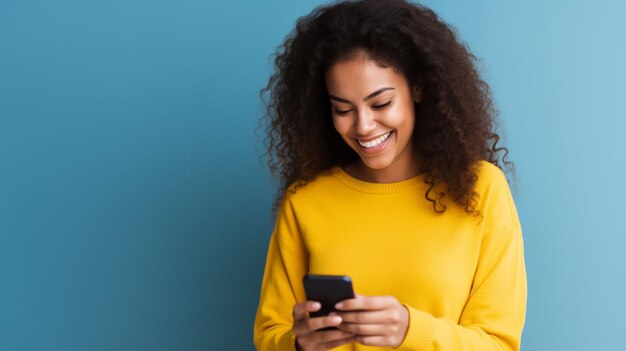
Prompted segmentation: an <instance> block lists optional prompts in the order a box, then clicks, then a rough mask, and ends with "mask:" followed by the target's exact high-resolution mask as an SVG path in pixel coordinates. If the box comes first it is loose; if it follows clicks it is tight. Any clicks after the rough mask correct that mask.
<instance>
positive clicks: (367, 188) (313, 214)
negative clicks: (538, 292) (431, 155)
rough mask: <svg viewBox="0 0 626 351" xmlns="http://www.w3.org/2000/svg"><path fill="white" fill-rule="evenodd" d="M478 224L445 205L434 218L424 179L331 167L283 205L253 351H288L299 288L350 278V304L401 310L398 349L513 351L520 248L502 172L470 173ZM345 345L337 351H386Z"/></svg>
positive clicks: (522, 298) (522, 297)
mask: <svg viewBox="0 0 626 351" xmlns="http://www.w3.org/2000/svg"><path fill="white" fill-rule="evenodd" d="M478 169H479V174H478V181H477V183H476V188H475V189H476V191H477V192H478V193H479V194H480V200H479V205H478V208H479V209H480V211H481V213H482V214H483V215H484V219H483V220H480V218H477V217H471V216H469V215H467V214H466V213H465V212H463V211H462V210H461V209H460V208H458V207H457V206H456V205H454V204H453V203H452V202H451V201H448V209H447V211H446V212H445V213H444V214H437V213H435V212H434V210H433V208H432V204H431V203H430V202H428V201H426V199H425V198H424V193H425V191H426V189H427V188H428V185H427V184H425V183H424V175H419V176H416V177H414V178H410V179H407V180H404V181H400V182H395V183H370V182H364V181H361V180H359V179H356V178H353V177H352V176H350V175H349V174H347V173H346V172H345V171H344V170H343V169H342V168H340V167H339V166H335V167H333V168H332V169H331V170H330V171H328V172H324V173H322V174H321V175H319V176H318V177H317V178H316V179H315V180H314V181H312V182H310V183H308V184H307V185H305V186H304V187H301V188H298V189H297V192H296V193H295V194H293V195H290V196H286V197H285V199H284V201H283V203H282V206H281V207H280V210H279V213H278V217H277V220H276V225H275V228H274V230H273V233H272V237H271V240H270V243H269V249H268V253H267V260H266V266H265V273H264V277H263V284H262V287H261V296H260V301H259V306H258V309H257V313H256V319H255V323H254V343H255V345H256V348H257V350H263V351H266V350H267V351H270V350H292V351H293V350H295V344H294V342H295V336H294V334H293V331H292V330H291V328H292V326H293V317H292V308H293V305H294V304H295V303H296V302H303V301H306V297H305V293H304V288H303V286H302V277H303V276H304V275H305V274H307V273H311V274H332V275H347V276H350V277H351V278H352V282H353V286H354V290H355V292H356V293H358V294H361V295H368V296H380V295H393V296H395V297H396V298H397V299H398V300H399V301H400V302H401V303H402V304H404V305H405V306H407V308H408V310H409V316H410V317H409V328H408V331H407V334H406V337H405V339H404V341H403V343H402V344H401V345H400V346H399V347H398V348H396V350H420V351H427V350H432V351H439V350H441V351H444V350H445V351H453V350H454V351H458V350H481V351H488V350H494V351H496V350H519V348H520V340H521V334H522V329H523V327H524V320H525V316H526V293H527V292H526V268H525V263H524V244H523V239H522V231H521V226H520V223H519V218H518V215H517V211H516V209H515V204H514V203H513V199H512V197H511V193H510V190H509V186H508V183H507V181H506V178H505V177H504V174H503V173H502V172H501V171H500V169H499V168H497V167H496V166H494V165H492V164H491V163H489V162H486V161H480V163H479V167H478ZM390 349H391V348H381V347H368V346H364V345H362V344H358V343H352V344H349V345H344V346H342V347H339V348H337V349H336V350H342V351H347V350H390Z"/></svg>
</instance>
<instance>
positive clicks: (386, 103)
mask: <svg viewBox="0 0 626 351" xmlns="http://www.w3.org/2000/svg"><path fill="white" fill-rule="evenodd" d="M390 103H391V100H389V101H387V102H385V103H384V104H382V105H374V106H372V107H374V108H378V109H380V108H383V107H387V106H388V105H389V104H390Z"/></svg>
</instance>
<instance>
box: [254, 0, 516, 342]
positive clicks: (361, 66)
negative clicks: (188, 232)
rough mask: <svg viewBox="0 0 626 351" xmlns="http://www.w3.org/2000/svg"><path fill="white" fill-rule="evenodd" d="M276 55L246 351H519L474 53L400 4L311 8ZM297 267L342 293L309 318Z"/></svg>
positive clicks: (499, 194)
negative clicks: (254, 306) (332, 280)
mask: <svg viewBox="0 0 626 351" xmlns="http://www.w3.org/2000/svg"><path fill="white" fill-rule="evenodd" d="M281 48H282V51H280V52H279V53H278V55H277V57H276V64H275V67H276V73H275V74H274V75H273V76H272V77H271V78H270V80H269V83H268V85H267V87H265V89H263V91H262V93H263V92H268V91H269V92H270V93H271V100H270V103H269V104H268V109H267V116H268V117H269V124H268V127H267V131H268V134H269V135H268V140H269V146H268V148H269V150H268V154H269V156H270V162H269V163H270V168H271V170H272V171H273V172H279V173H280V176H281V180H282V187H281V189H280V193H279V194H278V197H277V201H276V202H275V204H274V211H275V212H274V213H275V214H276V215H277V216H276V225H275V228H274V230H273V233H272V237H271V240H270V244H269V250H268V253H267V261H266V266H265V273H264V277H263V284H262V287H261V296H260V301H259V306H258V310H257V314H256V320H255V325H254V343H255V345H256V347H257V349H258V350H307V351H308V350H330V349H333V348H337V350H389V349H392V348H394V349H398V350H424V351H426V350H433V351H434V350H442V351H443V350H449V351H452V350H455V351H457V350H482V351H486V350H494V351H495V350H519V348H520V341H521V334H522V329H523V326H524V320H525V314H526V293H527V285H526V270H525V263H524V250H523V239H522V231H521V226H520V222H519V218H518V215H517V211H516V209H515V205H514V202H513V198H512V196H511V193H510V190H509V186H508V182H507V179H506V177H505V176H504V173H503V172H502V171H501V166H503V163H504V164H506V165H507V166H510V164H511V163H510V162H507V161H505V160H504V156H506V154H507V153H508V150H507V149H506V148H500V147H497V143H498V140H499V136H498V134H496V132H495V129H496V111H495V109H494V108H493V105H492V101H491V97H490V91H489V87H488V85H487V84H486V83H485V82H483V81H482V80H481V78H480V77H479V74H478V72H477V70H476V68H475V65H474V63H475V61H476V58H475V57H474V56H473V55H472V54H471V53H470V52H469V51H468V49H467V47H466V46H465V45H463V44H462V42H460V41H459V39H458V38H457V36H456V35H455V33H454V31H452V30H451V29H450V28H449V27H448V26H447V25H446V24H445V23H444V22H443V21H442V20H441V19H440V18H439V17H438V16H437V15H436V14H435V13H433V12H432V11H431V10H429V9H427V8H425V7H424V6H421V5H418V4H413V3H409V2H406V1H402V0H364V1H349V2H338V3H334V4H331V5H326V6H320V7H318V8H316V9H315V10H314V11H313V12H312V13H311V14H309V15H308V16H306V17H303V18H301V19H299V20H298V22H297V25H296V28H295V31H294V32H292V34H291V35H290V36H289V37H288V38H287V39H286V41H285V43H284V44H283V45H282V47H281ZM502 153H504V156H501V154H502ZM305 274H329V275H347V276H350V277H351V278H352V281H353V285H354V290H355V292H356V294H357V295H356V298H354V299H348V300H344V301H343V302H342V303H341V305H338V306H336V307H337V309H338V312H337V313H334V314H333V315H330V316H325V317H317V318H312V317H310V316H309V312H312V311H316V310H318V309H319V308H320V305H319V303H316V302H315V301H306V296H305V293H304V288H303V286H302V278H303V276H304V275H305ZM329 326H335V327H337V328H338V330H337V329H335V330H327V329H326V327H329ZM322 329H324V330H322Z"/></svg>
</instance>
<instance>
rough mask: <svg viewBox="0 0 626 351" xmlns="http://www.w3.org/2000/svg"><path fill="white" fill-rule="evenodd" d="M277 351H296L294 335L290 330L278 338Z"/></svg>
mask: <svg viewBox="0 0 626 351" xmlns="http://www.w3.org/2000/svg"><path fill="white" fill-rule="evenodd" d="M276 349H277V351H295V350H296V334H294V333H293V330H292V329H289V330H287V331H286V332H285V333H284V334H283V335H281V336H280V339H279V340H278V345H277V348H276Z"/></svg>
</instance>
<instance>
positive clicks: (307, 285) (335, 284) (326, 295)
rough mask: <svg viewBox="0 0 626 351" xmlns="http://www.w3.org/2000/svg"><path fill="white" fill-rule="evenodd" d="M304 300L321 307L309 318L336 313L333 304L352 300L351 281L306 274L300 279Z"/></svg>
mask: <svg viewBox="0 0 626 351" xmlns="http://www.w3.org/2000/svg"><path fill="white" fill-rule="evenodd" d="M302 281H303V283H304V292H305V293H306V299H307V301H308V300H313V301H317V302H319V303H321V304H322V307H321V308H320V309H319V310H317V311H314V312H310V313H309V316H311V317H321V316H326V315H328V314H329V313H330V312H333V311H336V309H335V304H336V303H337V302H339V301H343V300H346V299H353V298H354V290H353V289H352V280H351V279H350V277H348V276H345V275H315V274H307V275H305V276H304V278H303V279H302ZM333 329H337V328H336V327H326V328H322V329H320V330H333Z"/></svg>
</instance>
